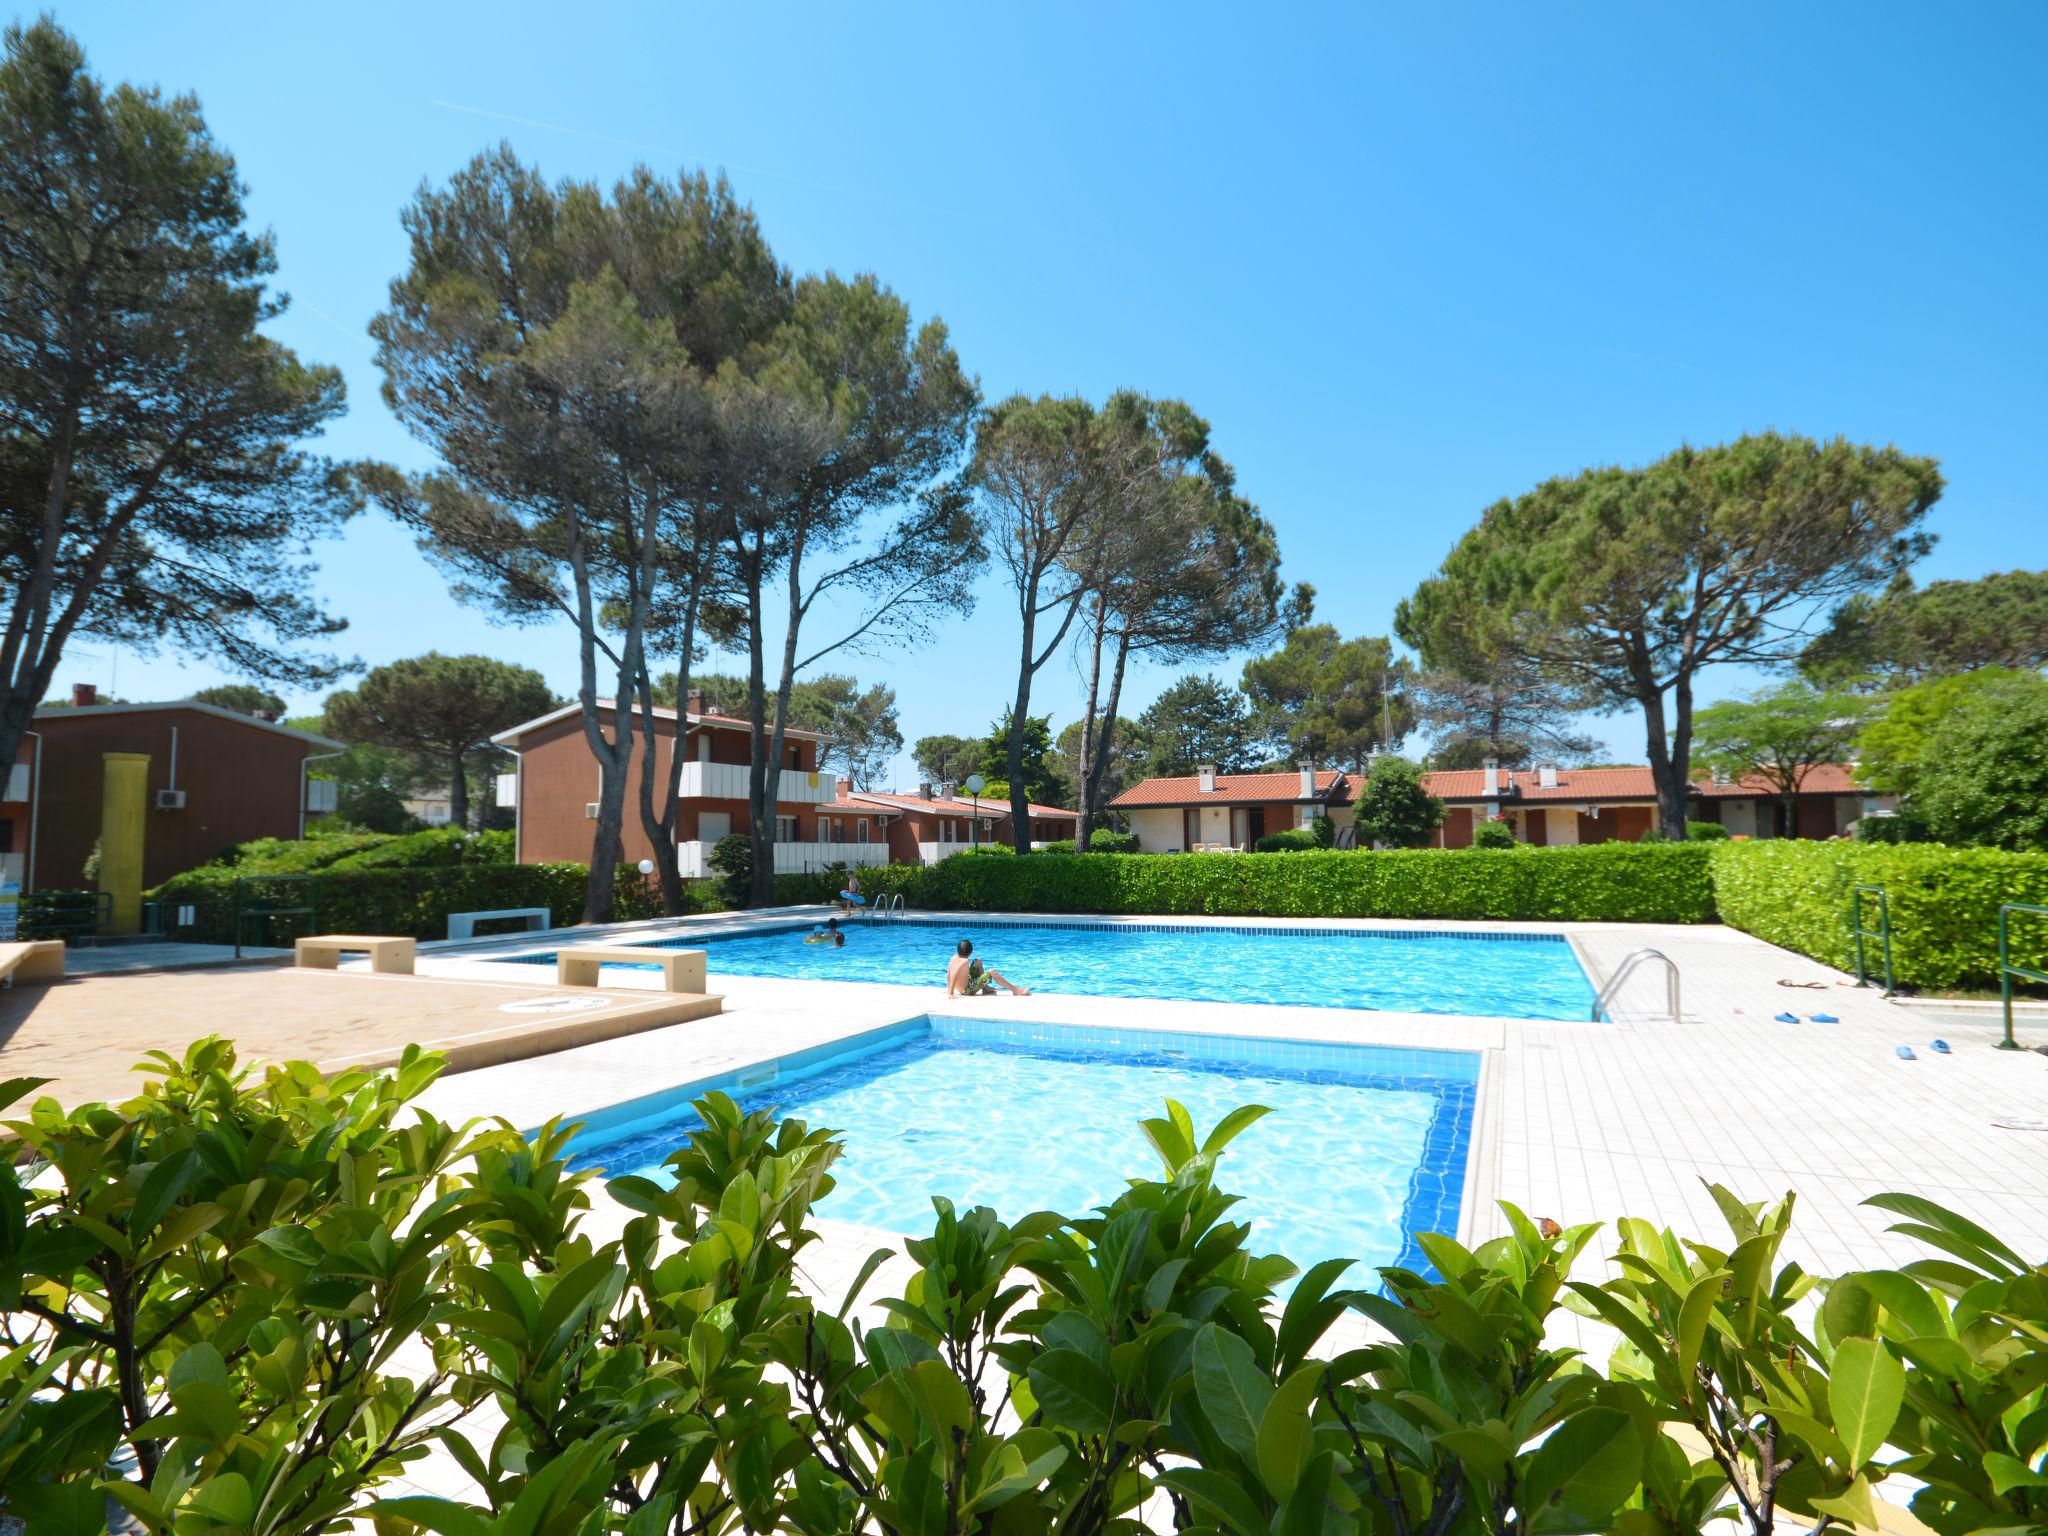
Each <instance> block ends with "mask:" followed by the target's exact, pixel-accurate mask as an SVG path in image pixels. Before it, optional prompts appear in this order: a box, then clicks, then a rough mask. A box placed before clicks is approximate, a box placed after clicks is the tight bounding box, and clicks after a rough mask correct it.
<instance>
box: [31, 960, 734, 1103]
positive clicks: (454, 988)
mask: <svg viewBox="0 0 2048 1536" xmlns="http://www.w3.org/2000/svg"><path fill="white" fill-rule="evenodd" d="M552 980H553V978H552V976H550V975H549V974H548V973H546V972H543V973H541V974H540V975H539V976H536V975H535V974H534V973H533V972H532V971H531V970H530V969H529V970H527V972H526V974H525V975H523V976H521V977H519V978H518V979H517V980H516V981H515V982H513V983H509V984H508V983H505V982H498V981H493V980H490V979H489V978H484V977H469V976H463V977H429V976H379V975H374V974H371V973H370V972H368V971H363V972H353V973H352V972H346V971H330V970H290V969H284V970H280V969H276V968H269V969H263V970H219V969H204V970H195V971H173V972H123V973H120V974H116V975H107V976H85V977H79V976H72V977H70V978H68V979H66V980H64V981H61V982H55V983H52V984H49V985H27V986H17V987H12V988H9V989H8V990H6V991H4V992H0V1077H44V1078H49V1079H52V1081H51V1082H50V1083H49V1084H48V1086H47V1087H45V1088H43V1089H42V1090H41V1092H42V1093H45V1094H48V1095H50V1096H52V1097H54V1098H55V1099H56V1100H57V1101H58V1102H59V1103H60V1104H65V1105H75V1104H82V1103H86V1102H89V1101H91V1100H96V1099H98V1100H108V1101H114V1102H118V1101H119V1100H122V1099H125V1098H128V1097H130V1096H131V1095H133V1094H134V1093H135V1092H137V1090H138V1089H139V1087H140V1084H141V1079H140V1078H138V1077H137V1076H136V1074H135V1071H134V1068H135V1063H136V1062H137V1061H138V1060H139V1059H140V1058H141V1057H142V1055H143V1053H144V1052H146V1051H150V1050H162V1051H166V1052H169V1053H171V1054H173V1055H175V1054H178V1053H180V1052H182V1051H183V1049H184V1047H185V1046H186V1045H187V1044H189V1043H190V1042H191V1041H193V1040H195V1039H198V1038H200V1037H201V1036H204V1035H213V1034H218V1035H226V1036H227V1037H228V1038H229V1039H231V1040H233V1041H234V1042H235V1044H236V1045H237V1047H238V1048H239V1050H240V1054H241V1058H242V1060H243V1062H244V1063H245V1064H253V1063H255V1062H259V1061H264V1060H269V1061H286V1060H293V1059H303V1060H310V1061H314V1062H317V1063H318V1064H319V1065H321V1066H322V1067H324V1068H326V1069H328V1070H329V1071H339V1070H341V1069H342V1068H344V1067H353V1066H379V1065H383V1064H386V1063H389V1062H393V1061H396V1060H397V1059H398V1056H399V1054H400V1053H401V1052H402V1051H403V1050H404V1048H405V1046H406V1045H408V1044H411V1043H419V1044H425V1045H433V1046H435V1047H436V1048H437V1049H440V1050H443V1051H446V1052H448V1053H449V1054H450V1057H451V1060H454V1061H457V1062H459V1063H464V1064H471V1065H484V1064H487V1063H491V1062H499V1061H504V1060H506V1059H507V1058H508V1057H511V1056H516V1055H521V1054H531V1053H534V1052H537V1051H551V1050H559V1049H561V1048H562V1047H563V1046H565V1045H572V1044H575V1043H577V1042H579V1041H582V1040H588V1039H593V1038H599V1037H603V1036H606V1035H617V1034H620V1033H625V1032H630V1031H634V1030H639V1029H645V1028H648V1027H650V1026H655V1025H664V1024H669V1023H671V1022H672V1021H674V1020H678V1019H687V1018H691V1017H694V1016H695V1015H697V1014H698V1013H701V1012H702V1011H704V1010H705V1009H706V1008H707V1007H711V1006H715V1005H716V999H715V998H713V999H707V998H705V997H703V996H701V995H692V994H674V993H665V992H656V993H649V992H644V991H607V992H605V993H603V994H602V995H598V994H593V993H591V992H590V991H588V990H586V989H584V988H558V987H555V986H552V985H549V984H547V983H550V982H552Z"/></svg>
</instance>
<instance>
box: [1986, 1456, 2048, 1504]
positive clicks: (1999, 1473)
mask: <svg viewBox="0 0 2048 1536" xmlns="http://www.w3.org/2000/svg"><path fill="white" fill-rule="evenodd" d="M1984 1475H1985V1476H1986V1477H1988V1478H1990V1479H1991V1488H1992V1491H1993V1492H1994V1493H1996V1494H1997V1495H1998V1496H1999V1497H2000V1498H2003V1497H2004V1496H2005V1495H2006V1494H2008V1493H2011V1492H2012V1491H2013V1489H2015V1488H2048V1472H2037V1471H2035V1470H2034V1469H2033V1468H2032V1467H2030V1466H2028V1465H2027V1464H2026V1463H2025V1462H2024V1461H2021V1460H2020V1459H2019V1458H2018V1457H2017V1456H2008V1455H2006V1454H2005V1453H2004V1452H2003V1451H1992V1452H1990V1453H1989V1454H1988V1455H1986V1456H1985V1458H1984Z"/></svg>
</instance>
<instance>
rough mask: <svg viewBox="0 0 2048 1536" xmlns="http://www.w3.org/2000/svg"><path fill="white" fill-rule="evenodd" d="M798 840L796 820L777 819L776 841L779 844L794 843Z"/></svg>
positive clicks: (787, 817)
mask: <svg viewBox="0 0 2048 1536" xmlns="http://www.w3.org/2000/svg"><path fill="white" fill-rule="evenodd" d="M796 840H797V836H796V818H795V817H794V816H778V817H776V818H775V841H777V842H778V843H793V842H795V841H796Z"/></svg>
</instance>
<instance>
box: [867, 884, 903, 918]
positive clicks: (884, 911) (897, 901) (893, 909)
mask: <svg viewBox="0 0 2048 1536" xmlns="http://www.w3.org/2000/svg"><path fill="white" fill-rule="evenodd" d="M902 915H903V893H902V892H901V891H898V892H897V893H896V894H895V895H894V896H877V897H876V898H875V904H874V906H873V907H872V908H870V909H869V913H868V919H869V921H870V922H886V921H887V920H888V919H890V918H892V917H901V916H902Z"/></svg>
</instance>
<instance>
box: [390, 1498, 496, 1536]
mask: <svg viewBox="0 0 2048 1536" xmlns="http://www.w3.org/2000/svg"><path fill="white" fill-rule="evenodd" d="M368 1512H369V1513H370V1514H371V1515H373V1516H375V1515H384V1514H389V1515H396V1516H397V1517H398V1518H399V1519H401V1520H410V1521H411V1522H412V1523H413V1524H414V1525H419V1526H424V1527H426V1529H428V1530H430V1531H433V1532H436V1533H437V1536H494V1532H493V1530H492V1527H491V1522H490V1521H488V1520H486V1519H485V1518H484V1517H483V1515H482V1514H480V1513H479V1512H478V1511H476V1510H474V1509H471V1508H470V1507H469V1506H468V1505H466V1504H457V1503H455V1502H454V1501H453V1500H452V1499H429V1498H411V1499H379V1500H377V1502H376V1503H374V1504H372V1505H371V1506H370V1508H369V1511H368Z"/></svg>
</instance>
